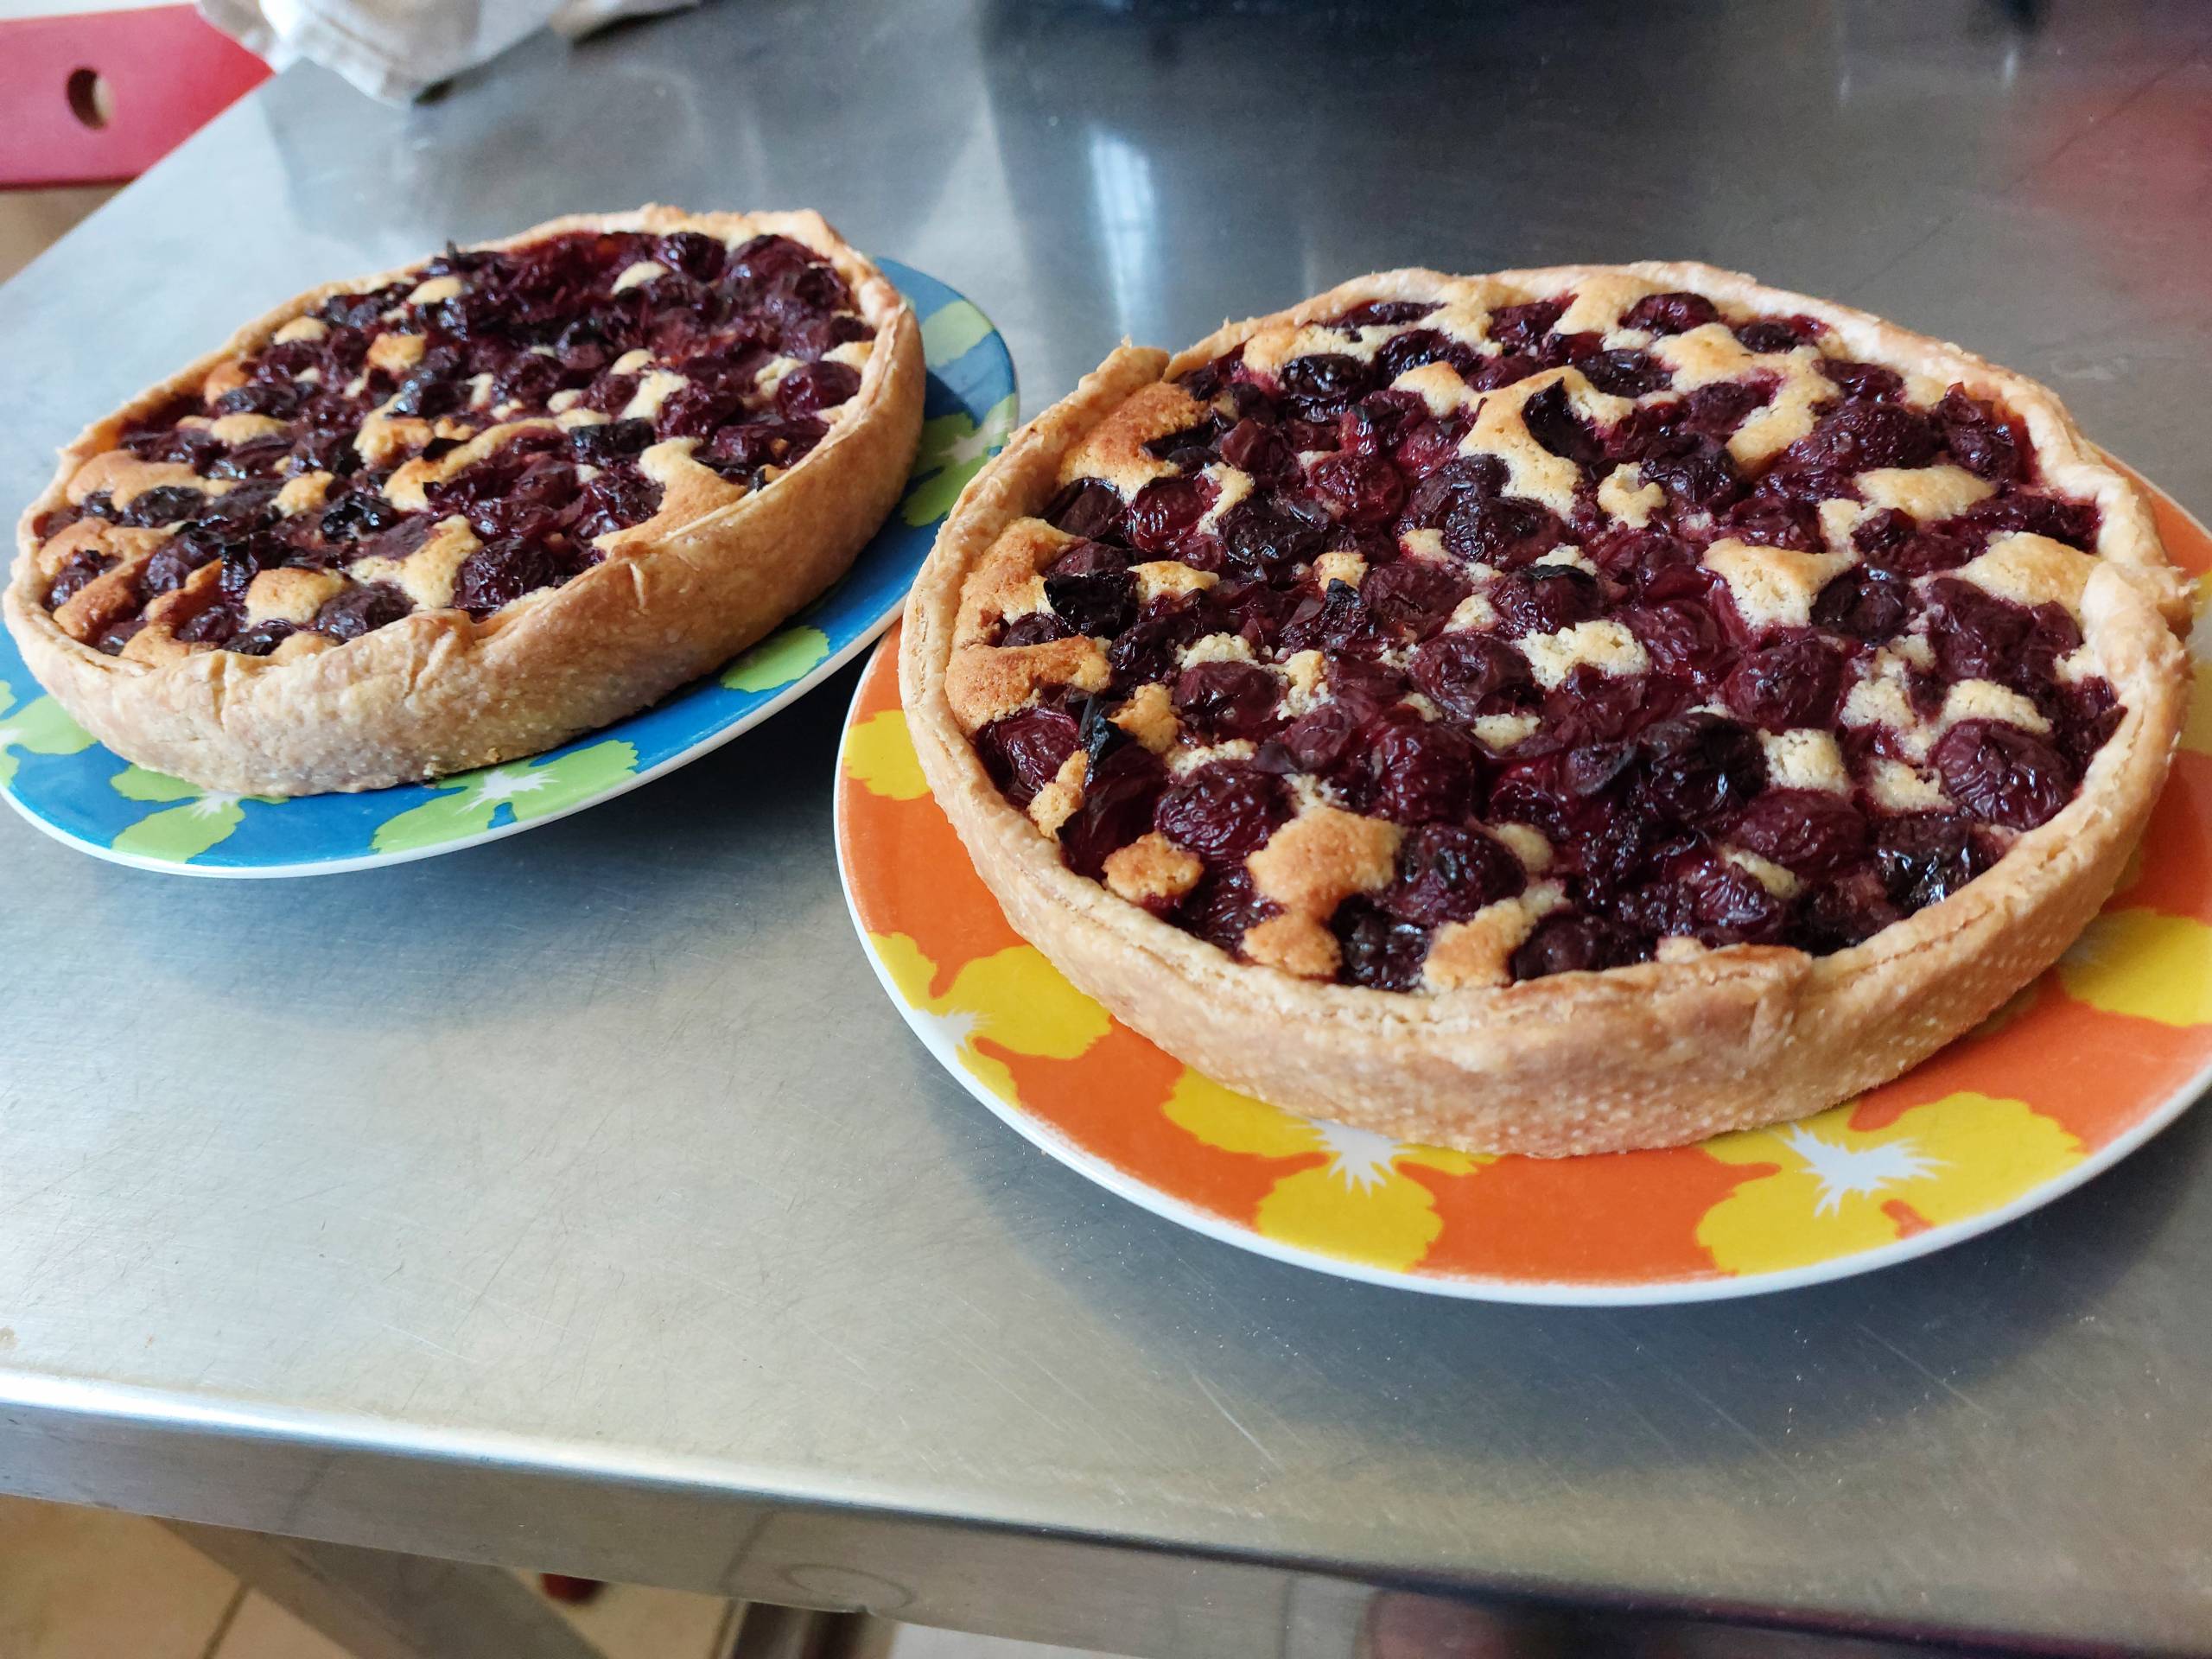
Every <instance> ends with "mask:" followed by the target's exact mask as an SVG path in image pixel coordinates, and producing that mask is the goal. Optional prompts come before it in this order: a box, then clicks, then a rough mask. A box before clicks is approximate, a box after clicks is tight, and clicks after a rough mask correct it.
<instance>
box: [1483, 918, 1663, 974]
mask: <svg viewBox="0 0 2212 1659" xmlns="http://www.w3.org/2000/svg"><path fill="white" fill-rule="evenodd" d="M1650 956H1651V942H1650V940H1649V938H1647V937H1646V936H1644V935H1643V934H1641V933H1638V932H1637V931H1633V930H1631V929H1630V928H1626V927H1624V926H1622V925H1620V924H1619V923H1618V922H1613V921H1609V920H1607V919H1606V918H1605V917H1602V916H1590V915H1580V914H1576V913H1574V912H1560V913H1559V914H1556V915H1552V916H1547V917H1545V918H1544V919H1543V920H1542V921H1541V922H1538V923H1537V924H1536V927H1535V931H1534V932H1532V933H1531V934H1529V937H1528V938H1526V939H1524V940H1522V943H1521V945H1520V947H1519V948H1518V949H1517V950H1515V951H1514V953H1513V957H1512V971H1513V977H1514V978H1515V979H1516V980H1526V979H1544V978H1547V977H1548V976H1551V975H1553V974H1571V973H1593V972H1596V971H1598V970H1599V969H1605V968H1626V967H1628V966H1630V964H1631V963H1639V962H1646V961H1649V959H1650Z"/></svg>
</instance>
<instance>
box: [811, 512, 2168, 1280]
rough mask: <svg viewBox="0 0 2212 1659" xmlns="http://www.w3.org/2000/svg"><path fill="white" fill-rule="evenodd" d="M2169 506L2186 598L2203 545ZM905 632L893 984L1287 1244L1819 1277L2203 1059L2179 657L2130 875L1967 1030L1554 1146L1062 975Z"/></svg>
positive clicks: (875, 693) (846, 854) (1958, 1217)
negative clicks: (1640, 1130) (1875, 1071)
mask: <svg viewBox="0 0 2212 1659" xmlns="http://www.w3.org/2000/svg"><path fill="white" fill-rule="evenodd" d="M2158 512H2159V525H2160V529H2161V530H2162V531H2163V532H2164V536H2165V538H2166V546H2167V550H2168V551H2169V552H2170V553H2171V556H2173V558H2174V560H2175V562H2176V563H2178V564H2180V565H2181V566H2182V567H2183V568H2184V569H2187V570H2189V571H2190V573H2191V574H2192V575H2196V577H2197V578H2198V592H2199V601H2200V603H2199V612H2200V615H2201V614H2202V611H2203V609H2204V608H2205V607H2204V603H2203V601H2204V599H2205V596H2206V594H2207V593H2208V592H2212V582H2208V581H2207V580H2206V578H2205V573H2206V572H2207V571H2208V570H2212V535H2208V533H2207V531H2205V529H2204V527H2203V526H2202V525H2200V524H2196V522H2195V521H2194V520H2192V519H2190V518H2189V517H2188V515H2187V514H2185V513H2184V512H2182V510H2181V509H2180V508H2179V507H2178V506H2177V505H2174V504H2173V503H2172V502H2171V500H2169V499H2166V498H2165V497H2164V496H2163V495H2161V496H2159V497H2158ZM2201 632H2207V633H2212V626H2208V627H2207V628H2206V629H2204V630H2201ZM898 642H899V635H898V633H897V632H895V631H894V632H893V633H892V634H891V635H890V636H889V637H888V638H887V639H886V640H885V641H884V643H883V645H882V646H881V647H880V649H879V650H878V651H877V652H876V654H875V656H874V659H873V660H872V661H871V662H870V664H868V671H867V672H866V673H865V674H864V675H863V676H862V677H861V684H860V689H859V691H858V693H857V694H856V695H855V698H854V701H853V707H852V711H851V713H850V715H849V717H848V719H847V722H846V730H845V737H844V742H843V745H842V750H841V752H840V754H839V757H838V777H837V845H838V852H839V859H840V863H841V866H842V872H843V875H844V880H845V891H846V894H847V897H848V898H849V900H850V902H851V905H852V909H853V914H854V919H855V923H856V925H858V926H859V928H860V931H861V938H862V939H863V941H864V942H865V944H866V945H867V947H868V953H869V956H870V957H871V959H872V960H873V961H874V965H875V968H876V972H877V975H878V976H879V977H880V979H881V980H882V981H883V984H884V988H885V989H886V990H887V991H888V992H889V993H890V995H891V997H892V1000H893V1001H894V1002H895V1003H896V1004H897V1005H898V1007H899V1011H900V1013H902V1014H905V1016H906V1021H907V1023H908V1024H909V1025H911V1026H912V1027H913V1028H914V1030H915V1033H917V1034H918V1036H919V1037H920V1038H921V1039H922V1040H923V1042H924V1043H925V1044H926V1045H928V1046H929V1049H930V1052H931V1053H933V1054H934V1055H936V1056H937V1058H938V1059H939V1060H940V1061H941V1062H943V1063H944V1065H945V1066H946V1067H947V1069H949V1070H950V1071H951V1072H952V1073H953V1075H954V1076H955V1077H958V1078H959V1079H960V1080H961V1082H963V1084H966V1085H967V1086H968V1088H969V1090H971V1091H972V1092H973V1093H974V1094H975V1095H976V1097H977V1098H978V1099H980V1100H981V1101H982V1103H984V1104H985V1105H987V1106H988V1107H989V1108H990V1109H992V1110H993V1111H994V1112H995V1113H997V1114H998V1115H999V1116H1001V1117H1002V1118H1004V1119H1005V1120H1006V1121H1007V1122H1008V1123H1010V1124H1012V1125H1013V1126H1014V1128H1017V1129H1019V1130H1020V1131H1021V1133H1022V1134H1024V1135H1027V1136H1028V1137H1029V1138H1030V1139H1031V1140H1032V1141H1035V1142H1036V1143H1037V1144H1038V1145H1039V1146H1040V1147H1043V1148H1044V1149H1045V1150H1046V1151H1047V1152H1049V1153H1051V1154H1052V1155H1053V1156H1054V1157H1056V1158H1058V1159H1059V1160H1061V1161H1062V1162H1064V1163H1065V1164H1068V1165H1070V1166H1071V1167H1073V1168H1075V1169H1077V1170H1078V1171H1080V1172H1081V1173H1084V1175H1087V1176H1089V1177H1090V1179H1094V1180H1096V1181H1098V1182H1099V1183H1101V1184H1102V1185H1105V1186H1107V1187H1108V1188H1109V1189H1111V1190H1112V1191H1114V1192H1118V1193H1120V1194H1121V1195H1122V1197H1124V1198H1129V1199H1131V1200H1133V1201H1135V1203H1137V1204H1140V1205H1143V1206H1145V1207H1146V1208H1147V1209H1148V1210H1152V1211H1155V1212H1156V1213H1158V1214H1160V1215H1162V1216H1165V1217H1168V1218H1169V1219H1171V1220H1173V1221H1177V1222H1179V1223H1182V1224H1185V1225H1186V1226H1189V1227H1192V1228H1195V1229H1197V1230H1199V1231H1200V1232H1204V1233H1206V1234H1209V1235H1211V1236H1213V1237H1216V1238H1219V1239H1223V1240H1225V1241H1227V1242H1228V1243H1232V1244H1237V1245H1241V1246H1243V1248H1245V1249H1252V1250H1256V1251H1258V1252H1260V1253H1261V1254H1262V1255H1270V1256H1274V1257H1275V1258H1277V1259H1278V1260H1281V1261H1286V1262H1296V1263H1299V1264H1300V1265H1302V1266H1305V1267H1310V1268H1319V1269H1320V1270H1322V1271H1324V1272H1327V1273H1332V1274H1341V1275H1344V1276H1345V1277H1349V1278H1354V1279H1363V1280H1368V1281H1375V1282H1378V1283H1383V1284H1390V1285H1398V1286H1402V1287H1407V1288H1409V1289H1414V1290H1424V1291H1430V1292H1435V1293H1440V1294H1446V1295H1455V1296H1471V1297H1480V1298H1486V1299H1490V1300H1501V1301H1522V1302H1550V1303H1592V1304H1597V1303H1616V1304H1618V1303H1631V1302H1670V1301H1690V1300H1701V1299H1705V1298H1710V1297H1721V1296H1737V1295H1745V1294H1751V1293H1753V1292H1758V1291H1767V1290H1779V1289H1784V1288H1788V1287H1792V1286H1796V1285H1804V1284H1812V1283H1815V1282H1818V1281H1821V1280H1826V1279H1835V1278H1840V1277H1843V1276H1844V1275H1846V1274H1854V1273H1863V1272H1865V1271H1866V1270H1868V1269H1869V1268H1878V1267H1884V1266H1887V1265H1888V1264H1889V1263H1891V1262H1902V1261H1904V1260H1906V1259H1907V1258H1909V1257H1911V1256H1915V1255H1923V1254H1925V1253H1927V1252H1928V1251H1930V1250H1935V1249H1942V1247H1943V1246H1944V1245H1947V1244H1952V1243H1957V1242H1959V1241H1960V1240H1961V1239H1964V1238H1969V1237H1972V1236H1974V1234H1976V1233H1980V1232H1983V1231H1986V1230H1988V1229H1990V1228H1992V1227H1995V1226H1997V1225H1999V1224H2001V1223H2003V1222H2005V1221H2009V1220H2010V1219H2012V1217H2015V1216H2018V1215H2022V1214H2024V1213H2025V1212H2026V1211H2030V1210H2032V1209H2034V1208H2036V1207H2037V1205H2043V1204H2046V1203H2048V1202H2050V1200H2051V1199H2052V1198H2056V1197H2057V1196H2058V1195H2059V1194H2060V1193H2062V1192H2067V1191H2069V1190H2070V1189H2071V1188H2073V1187H2075V1186H2078V1185H2081V1184H2082V1182H2083V1181H2085V1180H2087V1179H2089V1177H2091V1176H2092V1175H2094V1174H2095V1173H2098V1172H2099V1171H2100V1170H2102V1169H2104V1168H2106V1167H2107V1166H2110V1165H2112V1164H2113V1163H2116V1162H2118V1161H2119V1160H2120V1159H2121V1158H2122V1157H2124V1156H2126V1154H2128V1153H2129V1152H2131V1151H2133V1149H2134V1148H2135V1147H2139V1146H2140V1145H2142V1143H2143V1142H2144V1141H2147V1140H2148V1139H2150V1138H2151V1136H2152V1135H2155V1134H2156V1133H2158V1130H2159V1129H2161V1128H2164V1127H2165V1126H2166V1125H2167V1124H2168V1123H2170V1122H2172V1121H2173V1120H2174V1119H2175V1118H2177V1117H2178V1116H2180V1115H2181V1113H2182V1112H2183V1109H2186V1108H2187V1107H2188V1106H2189V1104H2190V1102H2191V1101H2192V1100H2193V1099H2194V1098H2195V1097H2196V1093H2197V1091H2198V1090H2199V1088H2200V1087H2201V1086H2202V1084H2204V1083H2205V1082H2206V1081H2207V1080H2208V1077H2209V1076H2212V856H2209V855H2208V849H2207V846H2206V841H2207V836H2208V826H2212V661H2202V660H2200V663H2199V665H2198V666H2197V668H2196V703H2195V713H2194V714H2193V715H2192V717H2191V719H2190V725H2189V729H2188V731H2187V732H2186V733H2185V734H2184V735H2183V739H2182V750H2181V753H2180V754H2179V755H2178V756H2177V758H2176V760H2175V766H2174V774H2173V778H2172V781H2171V783H2170V784H2169V785H2168V786H2167V789H2166V792H2165V796H2164V799H2162V800H2161V801H2160V803H2159V804H2158V810H2157V812H2156V814H2155V815H2154V816H2153V817H2152V821H2151V828H2150V830H2149V833H2148V835H2147V836H2146V837H2145V841H2144V844H2143V849H2142V851H2141V852H2140V854H2139V855H2138V856H2137V859H2136V861H2135V862H2134V864H2133V866H2132V867H2131V868H2130V869H2129V872H2128V874H2126V876H2125V877H2123V878H2122V880H2121V882H2120V890H2119V891H2118V892H2117V893H2114V894H2113V899H2112V901H2111V902H2110V903H2109V904H2108V905H2107V906H2105V909H2104V912H2103V913H2102V914H2101V915H2100V916H2099V917H2098V918H2096V920H2095V921H2094V922H2093V923H2091V924H2090V925H2089V928H2088V931H2087V932H2086V933H2084V934H2083V935H2082V938H2081V940H2080V942H2079V943H2077V944H2075V946H2074V948H2073V949H2072V950H2069V951H2068V952H2067V953H2066V956H2065V957H2064V959H2063V960H2062V961H2061V962H2060V963H2058V965H2057V966H2056V968H2054V969H2051V971H2050V972H2049V973H2047V974H2045V975H2044V976H2043V977H2042V978H2041V979H2040V980H2038V981H2037V982H2036V983H2035V984H2033V985H2031V986H2030V987H2029V988H2027V989H2026V990H2024V991H2023V992H2021V993H2020V995H2018V996H2017V997H2015V998H2014V999H2013V1000H2012V1001H2011V1002H2009V1003H2008V1004H2006V1005H2005V1007H2003V1008H2002V1009H2000V1010H1999V1012H1998V1013H1997V1014H1994V1015H1993V1016H1992V1017H1991V1019H1990V1020H1988V1021H1986V1023H1985V1024H1984V1025H1983V1026H1982V1027H1980V1029H1979V1030H1977V1031H1974V1032H1973V1033H1970V1034H1968V1035H1967V1036H1966V1037H1963V1038H1961V1039H1959V1041H1957V1042H1956V1043H1954V1044H1953V1045H1952V1046H1950V1047H1948V1048H1947V1049H1945V1050H1944V1051H1943V1052H1942V1053H1940V1054H1938V1055H1936V1057H1935V1058H1933V1059H1931V1060H1929V1062H1928V1063H1927V1064H1926V1065H1922V1066H1921V1067H1919V1068H1918V1069H1917V1070H1916V1071H1913V1072H1911V1073H1910V1074H1909V1075H1908V1076H1906V1077H1902V1078H1900V1079H1898V1080H1897V1082H1895V1083H1893V1084H1889V1085H1887V1086H1886V1087H1885V1088H1881V1089H1878V1090H1874V1091H1873V1092H1872V1093H1871V1094H1868V1095H1865V1096H1860V1097H1859V1099H1857V1100H1855V1101H1851V1102H1847V1103H1845V1104H1843V1105H1841V1106H1838V1107H1835V1108H1834V1109H1831V1110H1828V1111H1826V1112H1822V1113H1821V1114H1820V1115H1819V1116H1815V1117H1810V1118H1807V1119H1805V1120H1803V1121H1802V1122H1796V1123H1789V1124H1784V1125H1782V1126H1781V1127H1779V1128H1770V1129H1758V1130H1752V1131H1748V1132H1745V1133H1741V1134H1736V1135H1719V1136H1717V1137H1715V1138H1714V1139H1713V1140H1711V1141H1706V1142H1705V1143H1704V1144H1702V1145H1700V1146H1695V1147H1678V1148H1675V1149H1674V1150H1671V1151H1665V1152H1637V1153H1621V1154H1607V1155H1604V1156H1597V1157H1587V1158H1567V1159H1557V1160H1547V1159H1535V1158H1520V1157H1478V1156H1471V1155H1470V1154H1466V1153H1460V1152H1447V1151H1443V1150H1440V1149H1438V1148H1436V1147H1419V1146H1406V1145H1400V1144H1397V1143H1395V1142H1393V1141H1389V1140H1388V1139H1386V1138H1385V1137H1383V1136H1382V1135H1375V1134H1371V1133H1369V1132H1367V1131H1364V1130H1360V1129H1352V1128H1344V1127H1343V1126H1342V1125H1339V1124H1334V1123H1325V1122H1315V1121H1313V1120H1309V1119H1306V1118H1303V1117H1298V1116H1293V1115H1292V1114H1290V1113H1288V1112H1286V1111H1282V1110H1280V1109H1277V1108H1275V1107H1273V1106H1269V1105H1266V1104H1264V1103H1262V1102H1260V1101H1257V1100H1255V1099H1252V1098H1251V1097H1250V1096H1246V1095H1241V1094H1237V1093H1236V1092H1234V1091H1233V1090H1229V1089H1227V1088H1224V1086H1222V1085H1221V1084H1217V1083H1215V1082H1213V1081H1211V1079H1209V1078H1207V1077H1202V1076H1200V1075H1199V1074H1198V1072H1196V1071H1192V1070H1191V1069H1190V1068H1188V1067H1187V1066H1185V1065H1183V1064H1182V1062H1181V1061H1179V1060H1177V1059H1175V1058H1172V1057H1171V1056H1169V1055H1168V1054H1166V1053H1165V1052H1162V1051H1161V1050H1160V1049H1158V1048H1155V1047H1154V1046H1153V1045H1152V1044H1151V1043H1149V1042H1147V1040H1146V1039H1143V1038H1142V1037H1140V1036H1138V1035H1137V1033H1135V1032H1134V1031H1131V1030H1129V1029H1128V1027H1125V1026H1123V1025H1122V1024H1121V1023H1120V1022H1119V1021H1117V1020H1114V1019H1113V1018H1112V1017H1111V1016H1109V1014H1107V1013H1106V1011H1105V1010H1104V1009H1103V1008H1102V1007H1099V1005H1098V1004H1097V1003H1096V1002H1094V1001H1091V999H1090V998H1089V997H1087V996H1085V995H1084V994H1083V993H1082V992H1080V991H1078V990H1077V989H1076V988H1075V987H1074V986H1072V985H1071V984H1070V983H1069V982H1067V981H1066V980H1065V979H1064V978H1062V977H1061V976H1060V974H1059V973H1058V970H1057V969H1054V968H1053V967H1052V964H1051V963H1048V962H1047V961H1046V959H1045V957H1043V956H1042V955H1041V954H1040V953H1039V952H1038V951H1037V950H1035V949H1034V948H1033V946H1031V945H1029V944H1027V943H1025V942H1024V941H1023V940H1022V938H1020V935H1018V934H1016V933H1015V932H1014V930H1013V929H1012V928H1011V927H1009V926H1008V925H1007V923H1006V920H1005V918H1003V917H1002V916H1001V914H1000V912H999V908H998V906H997V904H996V902H995V900H994V899H992V898H991V895H990V893H989V892H988V890H987V889H986V888H985V887H984V886H983V883H982V879H981V878H980V877H978V876H977V875H976V873H975V870H974V868H972V867H971V866H970V865H969V861H968V856H967V854H966V852H965V851H964V850H963V848H962V847H961V845H960V842H959V840H958V838H957V836H954V834H953V832H952V829H951V827H950V825H949V824H948V823H946V822H945V820H944V815H943V814H942V813H940V812H939V811H938V809H937V805H936V803H935V802H934V801H932V800H931V798H930V793H929V790H928V787H927V785H925V783H924V782H923V779H922V773H921V768H920V766H919V764H918V762H917V761H916V760H915V758H914V752H913V748H912V744H911V743H910V742H909V741H908V739H907V734H906V715H905V714H904V712H903V711H902V710H901V709H899V685H898V675H897V672H896V658H897V652H898ZM2200 649H2202V646H2201V645H2200Z"/></svg>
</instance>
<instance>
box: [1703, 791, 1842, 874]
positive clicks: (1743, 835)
mask: <svg viewBox="0 0 2212 1659" xmlns="http://www.w3.org/2000/svg"><path fill="white" fill-rule="evenodd" d="M1728 839H1729V840H1731V841H1732V842H1735V843H1736V844H1737V845H1738V846H1739V847H1742V848H1744V849H1746V850H1748V851H1751V852H1754V853H1757V854H1758V855H1759V856H1760V857H1761V858H1770V859H1772V860H1773V861H1775V862H1776V863H1777V864H1779V865H1782V866H1783V868H1786V869H1790V870H1794V871H1796V873H1797V874H1800V875H1824V874H1827V873H1828V872H1830V871H1832V870H1836V869H1840V868H1842V867H1843V866H1844V865H1846V864H1850V863H1853V862H1856V861H1858V859H1859V857H1860V856H1861V855H1864V854H1865V852H1866V845H1867V839H1868V837H1867V829H1866V817H1865V816H1864V815H1863V814H1861V813H1860V812H1859V809H1858V808H1857V807H1855V806H1853V804H1851V799H1850V798H1849V797H1848V796H1846V795H1838V794H1834V793H1832V792H1830V791H1827V790H1819V789H1770V790H1768V791H1766V792H1765V793H1764V794H1763V795H1761V796H1760V797H1759V798H1758V799H1757V800H1755V801H1753V802H1752V803H1751V804H1750V805H1749V806H1747V807H1745V809H1744V810H1743V811H1742V812H1740V813H1739V814H1738V815H1737V817H1736V821H1735V823H1732V825H1730V826H1729V829H1728Z"/></svg>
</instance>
